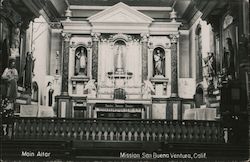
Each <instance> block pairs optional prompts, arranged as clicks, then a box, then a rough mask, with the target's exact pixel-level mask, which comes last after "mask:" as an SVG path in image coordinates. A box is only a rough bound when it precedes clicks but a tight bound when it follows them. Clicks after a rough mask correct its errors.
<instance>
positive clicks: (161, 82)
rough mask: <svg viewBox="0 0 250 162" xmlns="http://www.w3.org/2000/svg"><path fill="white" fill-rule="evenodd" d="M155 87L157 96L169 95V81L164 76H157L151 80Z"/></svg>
mask: <svg viewBox="0 0 250 162" xmlns="http://www.w3.org/2000/svg"><path fill="white" fill-rule="evenodd" d="M150 81H151V82H152V83H153V85H154V87H155V95H156V96H165V95H167V84H168V81H169V79H168V78H166V77H164V76H163V75H156V76H154V77H152V78H151V79H150Z"/></svg>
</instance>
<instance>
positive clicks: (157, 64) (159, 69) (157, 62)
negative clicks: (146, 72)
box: [154, 49, 165, 76]
mask: <svg viewBox="0 0 250 162" xmlns="http://www.w3.org/2000/svg"><path fill="white" fill-rule="evenodd" d="M164 68H165V57H164V54H163V53H162V52H161V51H160V50H159V49H157V50H156V52H155V53H154V76H159V75H163V76H164V73H165V70H164Z"/></svg>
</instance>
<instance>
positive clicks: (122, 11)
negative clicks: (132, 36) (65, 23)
mask: <svg viewBox="0 0 250 162" xmlns="http://www.w3.org/2000/svg"><path fill="white" fill-rule="evenodd" d="M87 20H88V21H89V22H90V24H91V25H92V32H100V33H147V32H148V31H149V26H150V24H151V23H152V21H153V19H152V18H150V17H148V16H147V15H144V14H143V13H141V12H139V11H137V10H135V9H133V8H131V7H129V6H128V5H126V4H124V3H122V2H119V3H117V4H116V5H114V6H111V7H110V8H107V9H106V10H103V11H101V12H99V13H97V14H95V15H93V16H90V17H89V18H88V19H87Z"/></svg>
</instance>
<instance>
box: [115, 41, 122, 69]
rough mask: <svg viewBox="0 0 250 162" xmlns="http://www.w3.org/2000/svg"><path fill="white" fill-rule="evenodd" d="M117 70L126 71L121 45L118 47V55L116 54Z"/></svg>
mask: <svg viewBox="0 0 250 162" xmlns="http://www.w3.org/2000/svg"><path fill="white" fill-rule="evenodd" d="M115 69H116V72H117V73H122V72H124V69H123V51H122V46H121V45H119V46H118V47H117V55H116V66H115Z"/></svg>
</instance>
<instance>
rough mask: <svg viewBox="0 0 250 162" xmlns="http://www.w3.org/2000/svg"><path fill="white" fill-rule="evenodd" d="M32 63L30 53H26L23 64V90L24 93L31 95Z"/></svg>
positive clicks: (32, 59)
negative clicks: (24, 89) (24, 90)
mask: <svg viewBox="0 0 250 162" xmlns="http://www.w3.org/2000/svg"><path fill="white" fill-rule="evenodd" d="M33 61H34V58H33V56H32V52H27V55H26V63H25V67H24V69H25V88H26V92H28V93H30V94H31V83H32V76H33V75H32V70H33Z"/></svg>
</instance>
